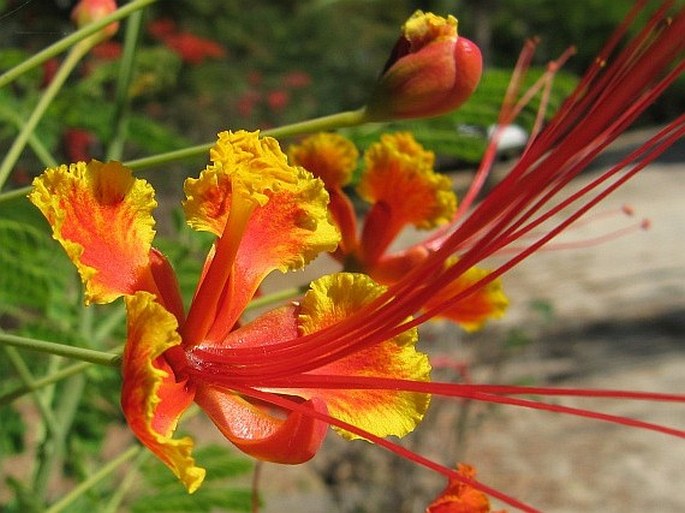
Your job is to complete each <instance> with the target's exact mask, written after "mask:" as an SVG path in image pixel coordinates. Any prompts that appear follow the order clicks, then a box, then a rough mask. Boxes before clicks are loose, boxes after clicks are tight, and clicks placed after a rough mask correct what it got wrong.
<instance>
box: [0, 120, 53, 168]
mask: <svg viewBox="0 0 685 513" xmlns="http://www.w3.org/2000/svg"><path fill="white" fill-rule="evenodd" d="M5 116H6V117H8V118H10V120H11V121H12V122H13V123H14V124H15V125H16V127H17V130H21V129H22V127H23V126H24V125H25V124H26V120H24V119H23V118H22V117H21V116H20V115H19V114H17V113H16V112H14V111H11V110H10V109H5ZM28 144H29V146H30V147H31V149H32V150H33V152H34V153H35V154H36V156H37V157H38V159H39V160H40V162H41V164H43V165H44V166H45V167H55V166H56V165H57V161H56V160H55V157H53V156H52V154H51V153H50V151H49V150H48V149H47V148H46V147H45V145H44V144H43V143H42V142H41V140H40V139H39V138H38V137H37V136H36V134H35V133H31V134H30V135H29V140H28Z"/></svg>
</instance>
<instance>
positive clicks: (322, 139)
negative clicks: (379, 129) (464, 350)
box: [288, 132, 508, 331]
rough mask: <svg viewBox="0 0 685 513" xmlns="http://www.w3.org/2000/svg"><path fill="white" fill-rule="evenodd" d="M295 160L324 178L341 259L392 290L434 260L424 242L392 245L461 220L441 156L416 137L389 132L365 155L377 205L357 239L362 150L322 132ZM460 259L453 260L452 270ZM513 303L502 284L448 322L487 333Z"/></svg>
mask: <svg viewBox="0 0 685 513" xmlns="http://www.w3.org/2000/svg"><path fill="white" fill-rule="evenodd" d="M288 151H289V156H290V159H291V160H292V161H293V162H294V163H297V164H299V165H301V166H303V167H304V168H305V169H307V170H309V171H311V172H312V173H313V174H314V175H315V176H318V177H320V178H321V179H322V180H323V181H324V183H325V184H326V189H327V190H328V192H329V194H330V196H331V202H330V203H329V209H330V210H331V215H332V217H333V220H334V221H335V222H336V224H337V226H338V229H339V230H340V232H341V234H342V242H341V244H340V246H339V247H338V250H337V251H336V253H335V257H336V258H337V259H338V260H339V261H340V262H342V263H343V265H344V268H345V269H346V270H351V271H361V272H364V273H367V274H368V275H370V276H371V277H373V278H374V279H375V280H376V281H378V282H380V283H383V284H386V285H392V284H394V283H396V282H398V281H399V280H400V279H401V278H402V277H403V276H405V275H406V274H407V273H408V272H409V271H411V270H412V269H413V268H414V267H416V266H418V265H420V264H421V263H422V262H423V261H424V260H425V258H426V257H427V256H428V255H429V254H430V252H431V251H432V250H430V249H429V248H428V247H426V246H425V245H423V244H421V243H419V244H415V245H413V246H411V247H409V248H406V249H404V250H400V251H395V252H390V251H389V248H390V246H391V244H392V243H393V242H394V241H395V240H396V238H397V236H398V235H399V234H400V233H401V232H402V231H403V230H404V229H405V228H407V227H409V226H414V227H415V228H417V229H421V230H429V229H433V228H436V227H438V226H441V225H445V224H448V223H450V222H452V221H453V219H454V217H455V214H456V211H457V197H456V195H455V193H454V191H453V190H452V182H451V180H450V179H449V178H448V177H447V176H445V175H442V174H440V173H437V172H436V171H435V170H434V169H433V165H434V162H435V155H434V153H433V152H431V151H427V150H426V149H424V148H423V146H421V145H420V144H419V143H418V142H417V141H416V140H415V139H414V137H413V135H412V134H411V133H409V132H397V133H392V134H390V133H386V134H383V135H382V136H381V140H380V141H379V142H377V143H374V144H372V145H371V146H370V147H369V148H368V149H367V151H366V152H365V154H364V165H363V168H362V170H361V173H360V176H359V181H358V184H357V187H356V190H357V193H358V194H359V196H360V197H361V198H362V199H363V200H365V201H367V202H368V203H370V204H371V208H370V209H369V211H368V213H367V214H366V215H365V217H364V225H363V228H362V230H361V234H360V235H358V234H357V223H356V213H355V209H354V206H353V202H352V200H351V199H350V198H349V197H348V196H347V194H346V193H345V191H344V190H343V187H344V186H346V185H348V184H349V183H350V181H351V178H352V173H353V171H354V170H355V169H356V167H357V160H358V151H357V149H356V147H355V146H354V144H353V143H352V142H351V141H349V140H348V139H345V138H344V137H342V136H340V135H337V134H327V133H319V134H314V135H312V136H309V137H306V138H305V139H303V140H302V141H301V142H300V143H298V144H295V145H292V146H291V147H290V148H289V150H288ZM455 261H456V260H455V259H448V260H446V261H445V265H446V266H448V267H449V266H451V265H453V264H454V262H455ZM486 274H487V271H485V270H484V269H480V268H478V267H474V268H472V269H470V270H469V271H468V272H466V273H465V274H463V275H462V276H461V277H460V278H459V279H458V280H455V281H454V282H453V283H452V284H451V285H450V286H449V287H446V288H445V289H443V290H442V291H440V292H438V291H436V296H435V297H434V298H432V300H431V301H429V302H427V303H426V306H427V307H430V306H431V305H432V304H437V303H439V302H440V300H441V298H442V299H446V298H447V297H450V296H452V295H455V294H456V293H457V292H458V291H459V290H465V289H466V288H468V287H469V286H470V285H472V284H473V283H475V282H476V281H478V280H480V279H481V278H484V277H485V275H486ZM507 304H508V301H507V298H506V296H505V295H504V293H503V291H502V285H501V282H500V280H495V281H493V282H492V283H490V284H488V285H487V286H485V287H483V288H481V289H480V290H479V291H478V292H477V293H476V294H474V295H472V297H471V298H470V299H469V301H468V302H462V303H458V304H455V305H454V307H453V308H451V309H449V310H446V311H444V312H443V313H442V314H441V317H445V318H449V319H451V320H453V321H454V322H456V323H458V324H460V325H461V326H462V327H463V328H465V329H466V330H469V331H472V330H475V329H478V328H480V327H482V326H483V324H484V323H485V321H486V320H487V319H489V318H497V317H501V316H502V315H503V314H504V311H505V309H506V307H507Z"/></svg>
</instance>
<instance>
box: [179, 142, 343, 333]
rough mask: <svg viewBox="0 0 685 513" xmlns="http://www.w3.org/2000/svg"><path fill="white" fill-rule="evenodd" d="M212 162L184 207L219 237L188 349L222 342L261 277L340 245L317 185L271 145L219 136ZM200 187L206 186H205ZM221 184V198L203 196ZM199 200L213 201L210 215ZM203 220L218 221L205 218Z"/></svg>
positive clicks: (191, 316)
mask: <svg viewBox="0 0 685 513" xmlns="http://www.w3.org/2000/svg"><path fill="white" fill-rule="evenodd" d="M212 158H213V159H214V160H215V163H214V165H213V167H211V168H209V169H207V170H205V172H203V174H202V175H201V176H200V178H199V179H198V180H196V181H193V182H189V184H190V186H189V188H190V189H192V190H193V191H203V194H201V195H200V194H198V195H197V196H195V195H193V196H192V197H191V196H189V199H188V201H186V203H185V207H186V213H187V215H188V219H189V222H191V223H192V224H195V225H196V226H204V227H205V228H207V229H210V226H211V229H210V231H212V232H213V233H217V234H220V238H219V240H218V241H217V243H216V251H215V253H214V256H213V258H212V262H211V264H210V265H209V266H208V268H207V272H206V275H205V277H204V279H203V282H202V284H201V286H200V289H198V293H197V294H196V297H195V300H194V301H193V305H192V306H191V311H190V314H189V323H190V325H189V328H188V333H189V335H190V336H189V337H185V336H184V339H186V341H189V340H192V344H197V343H199V342H200V341H201V340H202V339H207V338H208V339H210V340H213V341H216V342H218V341H220V340H222V339H223V338H225V337H226V335H227V333H228V332H229V331H230V329H231V328H232V327H233V325H234V324H235V322H236V321H237V320H238V318H239V317H240V315H241V314H242V311H243V310H244V308H245V306H246V305H247V303H248V302H249V301H250V300H251V299H252V297H253V295H254V293H255V291H256V290H257V288H258V287H259V285H260V283H261V281H262V280H263V279H264V277H265V276H266V275H268V274H269V273H271V272H272V271H274V270H277V269H278V270H280V271H282V272H286V271H289V270H295V269H300V268H301V267H303V266H304V265H306V264H307V263H308V262H309V261H311V260H312V259H313V258H314V257H316V256H317V255H318V254H319V253H321V252H323V251H333V250H334V249H335V248H336V246H337V244H338V241H339V240H340V235H339V233H338V231H337V229H336V228H335V226H334V225H333V223H332V222H331V220H330V217H329V214H328V209H327V204H328V193H327V192H326V190H325V188H324V185H323V182H322V181H321V180H320V179H318V178H315V177H314V176H313V175H312V174H311V173H309V172H308V171H306V170H305V169H304V168H301V167H296V166H290V165H288V163H287V160H286V157H285V155H284V154H283V153H282V152H281V151H280V149H279V148H278V143H277V142H276V141H275V140H274V139H271V138H263V139H260V138H259V134H258V133H257V132H253V133H247V132H238V133H235V134H232V133H224V134H221V138H220V140H219V142H218V143H217V145H216V147H215V151H214V152H213V157H212ZM206 180H209V181H210V182H211V183H209V185H204V184H205V181H206ZM226 183H228V184H230V187H226V185H225V184H226ZM221 184H224V190H223V191H221V192H215V193H210V192H209V191H210V190H211V189H212V187H214V186H215V185H216V186H219V185H221ZM187 190H189V189H188V188H187ZM227 191H228V192H227ZM200 197H203V198H214V199H215V200H216V199H218V200H217V202H216V203H215V204H214V206H211V207H210V206H207V205H206V204H205V202H203V201H196V199H197V198H200ZM191 200H192V201H191ZM203 205H204V206H203ZM219 205H223V206H219ZM226 205H230V206H228V207H226ZM207 212H219V213H221V215H220V216H216V217H211V216H209V217H207V216H205V213H207ZM184 333H185V332H184Z"/></svg>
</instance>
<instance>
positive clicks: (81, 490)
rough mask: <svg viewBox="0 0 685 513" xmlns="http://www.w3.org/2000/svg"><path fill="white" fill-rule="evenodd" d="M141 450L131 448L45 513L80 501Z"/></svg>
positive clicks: (137, 447)
mask: <svg viewBox="0 0 685 513" xmlns="http://www.w3.org/2000/svg"><path fill="white" fill-rule="evenodd" d="M140 450H141V448H140V447H139V446H135V447H131V448H129V449H128V450H127V451H125V452H123V453H122V454H120V455H119V456H117V457H116V458H114V459H113V460H112V461H110V462H109V463H107V464H106V465H105V466H103V467H102V468H101V469H100V470H98V471H97V472H95V473H94V474H93V475H91V476H90V477H89V478H88V479H86V480H85V481H83V482H82V483H80V484H79V485H78V486H76V487H75V488H74V489H73V490H71V491H70V492H69V493H68V494H67V495H65V496H64V497H62V498H61V499H60V500H59V501H57V502H55V503H54V504H53V505H52V506H50V507H49V508H47V509H46V510H45V512H44V513H59V512H60V511H64V510H65V509H66V508H68V507H69V506H70V505H71V504H72V503H73V502H74V501H75V500H76V499H78V498H79V497H80V496H81V495H83V494H84V493H85V492H87V491H88V490H90V489H91V488H93V487H94V486H95V485H97V484H98V483H99V482H100V481H101V480H102V479H104V478H105V477H107V476H108V475H109V474H111V473H112V472H114V471H115V470H116V469H117V468H119V467H120V466H121V465H123V464H124V463H126V462H127V461H129V460H130V459H132V458H134V457H135V456H136V455H137V454H138V453H139V452H140Z"/></svg>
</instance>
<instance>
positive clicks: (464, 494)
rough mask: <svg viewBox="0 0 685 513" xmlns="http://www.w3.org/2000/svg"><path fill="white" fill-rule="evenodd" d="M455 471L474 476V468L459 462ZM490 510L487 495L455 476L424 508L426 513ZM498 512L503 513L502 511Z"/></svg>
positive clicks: (466, 476)
mask: <svg viewBox="0 0 685 513" xmlns="http://www.w3.org/2000/svg"><path fill="white" fill-rule="evenodd" d="M457 472H458V473H459V474H460V475H462V476H464V477H465V478H467V479H474V478H475V477H476V470H475V469H474V468H473V467H472V466H470V465H465V464H462V463H460V464H459V465H458V466H457ZM490 511H491V510H490V500H489V499H488V497H487V495H485V494H484V493H483V492H481V491H479V490H476V489H475V488H474V487H473V486H471V485H468V484H466V483H464V482H462V481H459V480H458V479H456V478H453V479H450V482H449V484H448V485H447V487H446V488H445V489H444V490H443V491H442V493H440V495H439V496H438V497H437V498H436V499H435V500H434V501H433V502H432V503H431V504H430V505H429V506H428V507H427V508H426V513H490ZM493 513H495V512H493ZM499 513H504V511H500V512H499Z"/></svg>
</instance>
